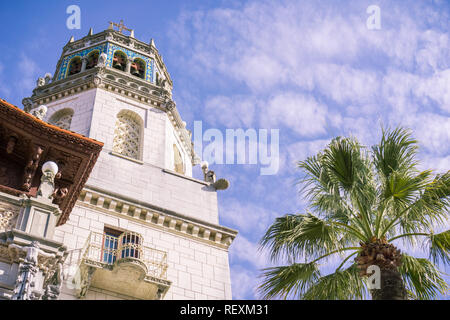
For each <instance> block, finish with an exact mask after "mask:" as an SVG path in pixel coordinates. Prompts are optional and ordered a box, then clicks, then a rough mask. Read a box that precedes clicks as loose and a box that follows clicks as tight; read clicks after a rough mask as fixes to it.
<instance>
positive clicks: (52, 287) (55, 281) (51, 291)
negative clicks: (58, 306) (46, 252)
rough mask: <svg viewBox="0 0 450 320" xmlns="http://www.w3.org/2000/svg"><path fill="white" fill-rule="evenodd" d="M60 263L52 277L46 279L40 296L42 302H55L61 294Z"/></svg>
mask: <svg viewBox="0 0 450 320" xmlns="http://www.w3.org/2000/svg"><path fill="white" fill-rule="evenodd" d="M62 268H63V267H62V263H61V261H59V262H58V264H57V265H56V270H55V272H54V273H53V275H52V276H51V277H50V279H48V281H47V282H46V286H45V292H44V295H43V296H42V300H56V299H58V296H59V294H60V293H61V286H62Z"/></svg>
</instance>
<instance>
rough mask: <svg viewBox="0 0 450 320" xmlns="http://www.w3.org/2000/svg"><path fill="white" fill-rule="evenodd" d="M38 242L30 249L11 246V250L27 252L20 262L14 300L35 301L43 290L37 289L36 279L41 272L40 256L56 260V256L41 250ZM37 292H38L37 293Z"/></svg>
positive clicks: (29, 247)
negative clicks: (39, 265)
mask: <svg viewBox="0 0 450 320" xmlns="http://www.w3.org/2000/svg"><path fill="white" fill-rule="evenodd" d="M39 247H40V245H39V242H38V241H32V242H31V245H30V246H28V247H22V246H18V245H16V244H10V245H9V248H15V249H18V250H20V251H24V252H26V256H25V258H24V259H23V260H22V261H21V262H20V265H19V272H18V276H17V280H16V283H15V285H14V293H13V296H12V298H11V299H12V300H33V299H36V298H37V297H38V296H39V294H38V293H37V292H39V291H41V290H40V289H41V288H35V285H36V284H35V281H34V278H35V276H36V274H37V272H38V271H39V267H38V258H39V256H43V257H48V258H54V257H55V255H54V254H50V253H46V252H45V251H43V250H41V249H40V248H39ZM36 291H37V292H36Z"/></svg>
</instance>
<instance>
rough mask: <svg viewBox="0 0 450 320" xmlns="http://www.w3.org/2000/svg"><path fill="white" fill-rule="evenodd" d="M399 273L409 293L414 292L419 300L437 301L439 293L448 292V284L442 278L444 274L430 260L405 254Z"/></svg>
mask: <svg viewBox="0 0 450 320" xmlns="http://www.w3.org/2000/svg"><path fill="white" fill-rule="evenodd" d="M399 271H400V273H401V274H402V277H403V281H405V283H406V285H407V287H408V288H407V289H408V291H409V292H413V293H414V297H415V298H417V299H420V300H429V299H435V298H436V297H437V293H438V292H440V293H441V294H444V293H445V292H446V290H448V285H447V283H446V282H445V280H444V279H443V278H442V277H441V274H442V273H441V272H440V271H439V270H438V269H436V267H435V265H434V264H433V263H432V262H431V261H429V260H428V259H423V258H414V257H411V256H409V255H407V254H403V257H402V265H401V267H400V268H399Z"/></svg>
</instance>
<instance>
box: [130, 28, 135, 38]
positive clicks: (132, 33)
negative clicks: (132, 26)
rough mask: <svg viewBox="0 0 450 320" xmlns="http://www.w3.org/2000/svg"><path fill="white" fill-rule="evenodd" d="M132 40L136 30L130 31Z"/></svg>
mask: <svg viewBox="0 0 450 320" xmlns="http://www.w3.org/2000/svg"><path fill="white" fill-rule="evenodd" d="M130 38H134V30H131V31H130Z"/></svg>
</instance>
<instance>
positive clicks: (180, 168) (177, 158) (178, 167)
mask: <svg viewBox="0 0 450 320" xmlns="http://www.w3.org/2000/svg"><path fill="white" fill-rule="evenodd" d="M173 155H174V156H173V163H174V167H175V168H174V169H175V171H176V172H178V173H181V174H184V171H185V170H184V163H183V157H182V156H181V152H180V150H179V149H178V147H177V146H176V145H175V144H174V145H173Z"/></svg>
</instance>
